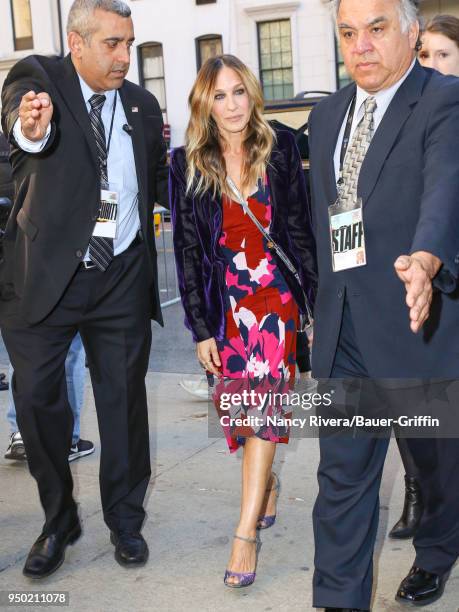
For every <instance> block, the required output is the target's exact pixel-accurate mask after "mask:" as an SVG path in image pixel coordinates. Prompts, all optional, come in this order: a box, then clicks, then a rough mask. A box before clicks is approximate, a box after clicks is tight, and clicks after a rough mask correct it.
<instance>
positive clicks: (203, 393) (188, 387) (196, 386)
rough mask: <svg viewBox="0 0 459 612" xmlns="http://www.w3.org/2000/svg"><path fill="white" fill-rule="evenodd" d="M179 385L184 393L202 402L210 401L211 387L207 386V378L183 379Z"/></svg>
mask: <svg viewBox="0 0 459 612" xmlns="http://www.w3.org/2000/svg"><path fill="white" fill-rule="evenodd" d="M179 385H180V386H181V387H182V389H183V390H184V391H186V392H187V393H189V394H190V395H193V396H194V397H198V398H199V399H201V400H208V399H209V385H208V384H207V376H201V377H200V378H198V379H196V378H194V379H193V380H191V379H186V378H183V379H182V380H181V381H180V382H179Z"/></svg>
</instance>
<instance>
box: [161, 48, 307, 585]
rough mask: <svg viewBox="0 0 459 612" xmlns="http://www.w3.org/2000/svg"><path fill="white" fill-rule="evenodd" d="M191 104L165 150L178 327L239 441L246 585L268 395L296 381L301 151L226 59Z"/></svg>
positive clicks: (302, 225) (278, 428)
mask: <svg viewBox="0 0 459 612" xmlns="http://www.w3.org/2000/svg"><path fill="white" fill-rule="evenodd" d="M189 104H190V111H191V115H190V121H189V124H188V128H187V132H186V144H185V147H180V148H177V149H175V150H174V151H173V153H172V156H171V173H170V197H171V211H172V222H173V227H174V248H175V257H176V264H177V270H178V277H179V287H180V292H181V297H182V302H183V306H184V310H185V325H186V326H187V327H188V328H189V329H190V330H191V332H192V335H193V339H194V341H195V342H196V349H197V357H198V359H199V361H200V363H201V365H202V367H203V368H204V369H205V370H206V372H207V373H208V375H209V376H216V377H217V379H218V382H217V385H216V386H215V387H214V394H213V397H214V402H215V405H216V408H217V413H218V415H219V417H220V423H221V425H222V427H223V431H224V434H225V436H226V439H227V442H228V446H229V449H230V451H231V452H234V451H236V450H237V449H238V447H239V446H240V445H243V460H242V499H241V513H240V518H239V523H238V526H237V529H236V532H235V536H234V540H233V547H232V552H231V557H230V560H229V564H228V566H227V571H226V572H225V578H224V581H225V584H226V585H227V586H231V587H243V586H248V585H249V584H252V582H253V581H254V579H255V568H256V560H257V553H258V546H257V544H258V538H257V529H264V528H267V527H270V526H271V525H272V524H273V523H274V520H275V516H276V505H277V494H278V489H279V486H278V484H279V483H278V478H277V477H276V475H275V474H274V473H273V472H272V464H273V459H274V454H275V451H276V444H277V443H279V442H284V443H286V442H288V436H289V428H288V426H287V424H285V423H283V422H282V421H283V417H285V416H288V414H289V408H288V407H287V408H286V407H284V406H283V405H282V404H281V402H278V401H276V399H275V398H274V399H273V397H274V395H275V393H279V396H280V395H281V394H282V397H283V398H285V391H288V390H289V388H291V385H292V382H293V380H294V375H295V348H296V347H295V342H296V331H297V326H298V318H299V311H300V312H307V307H306V304H305V301H306V300H308V301H310V302H311V303H312V302H313V298H314V292H315V287H316V264H315V245H314V240H313V236H312V231H311V224H310V213H309V206H308V200H307V195H306V187H305V181H304V176H303V171H302V164H301V159H300V156H299V153H298V149H297V147H296V145H295V141H294V138H293V136H292V135H291V134H289V133H288V132H284V131H278V132H274V131H273V130H272V128H271V127H270V125H269V124H268V123H267V122H266V120H265V119H264V117H263V95H262V91H261V88H260V85H259V83H258V81H257V79H256V78H255V76H254V75H253V73H252V72H251V71H250V70H249V69H248V68H247V67H246V66H245V65H244V64H243V63H242V62H241V61H240V60H239V59H237V58H236V57H234V56H232V55H221V56H218V57H216V58H211V59H209V60H208V61H207V62H206V63H205V64H204V65H203V66H202V68H201V70H200V71H199V74H198V77H197V79H196V82H195V84H194V86H193V89H192V91H191V93H190V97H189ZM244 391H246V392H247V393H248V394H249V395H245V397H244ZM251 391H253V392H254V393H255V392H256V394H257V395H256V394H254V395H250V392H251ZM225 393H226V394H227V395H226V396H225ZM236 393H237V394H238V397H241V396H242V397H244V400H243V401H242V402H241V401H239V402H238V401H236V399H235V398H236ZM228 397H229V398H230V401H225V402H224V401H223V399H224V398H228ZM256 398H258V399H256ZM260 398H262V399H261V400H260V401H258V400H259V399H260ZM233 400H234V401H233ZM284 401H285V399H284ZM268 417H271V418H270V419H269V418H268ZM270 421H271V422H270ZM272 421H275V423H274V424H273V423H272ZM278 421H279V422H280V424H279V425H278V424H277V422H278Z"/></svg>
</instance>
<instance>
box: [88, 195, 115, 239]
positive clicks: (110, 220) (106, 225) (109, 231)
mask: <svg viewBox="0 0 459 612" xmlns="http://www.w3.org/2000/svg"><path fill="white" fill-rule="evenodd" d="M105 187H106V188H105V189H104V188H102V189H101V190H100V209H99V216H98V217H97V221H96V225H95V226H94V231H93V233H92V235H93V236H98V237H101V238H112V239H115V238H116V235H117V220H118V204H119V193H118V191H116V189H110V185H105Z"/></svg>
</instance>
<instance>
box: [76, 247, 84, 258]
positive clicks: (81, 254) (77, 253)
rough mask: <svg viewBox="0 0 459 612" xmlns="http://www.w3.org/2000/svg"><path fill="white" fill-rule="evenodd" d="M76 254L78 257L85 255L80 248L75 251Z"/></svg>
mask: <svg viewBox="0 0 459 612" xmlns="http://www.w3.org/2000/svg"><path fill="white" fill-rule="evenodd" d="M75 255H76V256H77V257H78V259H81V258H82V257H83V251H80V249H78V251H76V252H75Z"/></svg>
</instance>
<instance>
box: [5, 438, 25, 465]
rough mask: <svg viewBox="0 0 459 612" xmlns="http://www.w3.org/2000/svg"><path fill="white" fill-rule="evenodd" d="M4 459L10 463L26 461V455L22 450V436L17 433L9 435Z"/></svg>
mask: <svg viewBox="0 0 459 612" xmlns="http://www.w3.org/2000/svg"><path fill="white" fill-rule="evenodd" d="M5 459H10V460H12V461H26V459H27V455H26V452H25V448H24V442H23V441H22V436H21V434H20V433H19V431H16V432H14V433H13V434H11V436H10V443H9V445H8V448H7V450H6V454H5Z"/></svg>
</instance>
